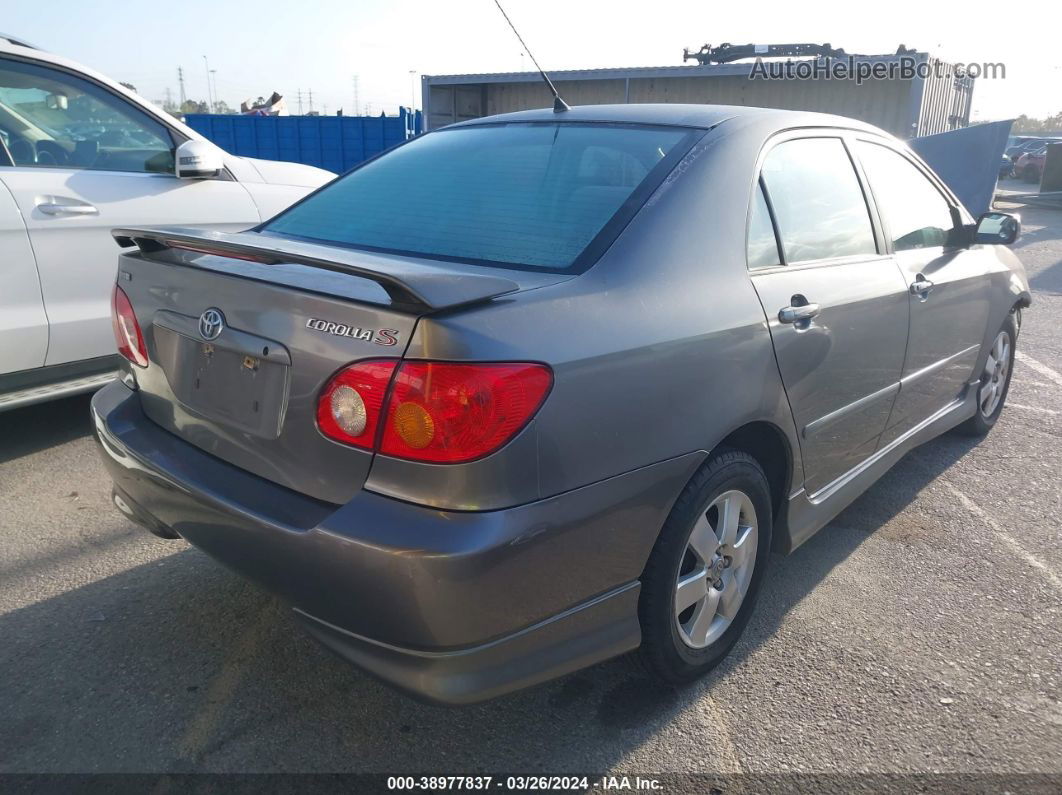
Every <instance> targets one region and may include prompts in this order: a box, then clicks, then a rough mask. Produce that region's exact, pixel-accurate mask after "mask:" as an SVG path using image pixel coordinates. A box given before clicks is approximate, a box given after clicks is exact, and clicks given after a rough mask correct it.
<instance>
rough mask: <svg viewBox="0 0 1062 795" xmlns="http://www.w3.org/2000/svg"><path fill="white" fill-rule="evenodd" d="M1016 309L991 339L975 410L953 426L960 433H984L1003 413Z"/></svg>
mask: <svg viewBox="0 0 1062 795" xmlns="http://www.w3.org/2000/svg"><path fill="white" fill-rule="evenodd" d="M1020 311H1021V310H1020V309H1019V310H1016V312H1020ZM1016 312H1011V313H1010V314H1009V315H1007V320H1006V322H1005V323H1004V324H1003V328H1001V329H1000V330H999V333H998V334H996V336H995V338H994V339H993V341H992V348H991V349H990V350H989V353H988V359H987V360H986V361H985V367H984V370H983V371H982V372H981V382H980V384H979V385H978V387H977V410H976V413H975V414H974V415H973V416H972V417H970V419H968V420H966V422H964V423H963V424H962V425H960V426H959V427H958V428H957V430H958V431H959V432H960V433H963V434H965V435H967V436H984V435H985V434H987V433H988V432H989V431H990V430H992V427H993V426H994V425H995V424H996V422H997V421H998V420H999V415H1000V414H1002V413H1003V405H1004V404H1005V403H1006V402H1007V393H1008V392H1009V391H1010V378H1011V375H1013V373H1014V348H1015V344H1016V343H1017V340H1018V323H1017V319H1016V318H1017V315H1016Z"/></svg>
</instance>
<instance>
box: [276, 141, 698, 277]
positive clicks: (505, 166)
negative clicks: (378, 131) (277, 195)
mask: <svg viewBox="0 0 1062 795" xmlns="http://www.w3.org/2000/svg"><path fill="white" fill-rule="evenodd" d="M696 132H697V131H692V130H689V129H681V128H674V127H671V128H659V127H634V126H612V125H604V124H507V125H490V126H482V127H458V128H455V129H450V130H440V131H439V132H435V133H431V134H428V135H425V136H423V137H421V138H419V139H417V140H415V141H412V142H411V143H409V144H406V145H405V146H401V147H399V148H398V149H396V150H395V151H393V152H391V153H389V154H387V155H385V156H383V157H381V158H379V159H377V160H373V161H371V162H369V163H367V164H365V165H364V166H362V167H360V168H358V169H356V170H354V171H352V172H350V173H348V174H346V175H345V176H343V177H341V178H339V179H337V180H336V181H335V182H333V183H331V184H330V185H328V186H326V187H325V188H323V189H322V190H320V191H318V192H317V193H315V194H313V195H311V196H310V197H309V198H307V199H306V200H304V201H303V202H301V203H299V204H296V205H295V206H294V207H292V208H291V209H289V210H288V211H287V212H285V213H283V214H282V215H280V216H278V217H276V218H274V219H273V220H272V221H269V222H267V223H266V224H265V225H263V226H262V227H261V228H260V231H264V232H269V233H274V234H281V235H285V236H292V237H299V238H305V239H309V240H316V241H322V242H327V243H333V244H339V245H345V246H351V247H354V248H363V249H368V250H372V251H385V252H389V253H400V254H412V255H417V256H425V257H430V258H435V259H459V260H462V261H466V262H475V263H481V264H492V263H493V264H500V265H507V266H516V267H522V268H535V269H545V270H552V271H568V270H578V269H581V268H582V267H585V266H586V265H588V264H589V262H592V259H593V258H594V257H596V253H599V251H596V250H598V249H600V246H594V247H592V248H593V249H594V250H591V248H589V247H590V244H591V242H592V241H594V239H595V238H597V237H598V236H599V235H600V236H601V238H602V240H604V239H607V240H606V241H605V242H610V241H611V239H612V237H614V236H615V234H618V232H619V230H620V229H622V227H623V225H625V224H626V222H627V221H629V220H630V217H631V216H632V215H633V213H634V212H636V211H637V209H638V207H640V206H641V204H642V203H643V202H644V201H645V198H646V197H647V195H648V193H649V192H650V191H651V190H652V189H653V188H655V187H656V185H657V184H659V181H660V180H661V179H663V177H664V176H665V175H666V174H667V172H668V171H669V170H670V169H671V168H672V167H673V166H674V163H675V161H676V160H677V159H678V158H679V157H681V156H682V155H683V154H684V153H685V152H686V151H687V150H688V148H689V145H690V144H691V143H692V140H693V138H694V136H695V134H696ZM610 221H612V224H611V225H610V223H609V222H610ZM606 226H608V227H609V228H608V229H606ZM603 230H604V231H603ZM598 242H599V243H600V242H602V241H601V240H599V241H598Z"/></svg>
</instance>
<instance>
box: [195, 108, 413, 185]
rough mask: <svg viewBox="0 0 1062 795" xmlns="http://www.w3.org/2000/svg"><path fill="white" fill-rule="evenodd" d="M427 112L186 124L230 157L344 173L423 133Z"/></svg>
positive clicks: (203, 119) (206, 119) (202, 116)
mask: <svg viewBox="0 0 1062 795" xmlns="http://www.w3.org/2000/svg"><path fill="white" fill-rule="evenodd" d="M422 120H423V116H422V114H421V112H420V111H419V110H418V111H414V112H410V111H408V110H407V109H406V108H400V109H399V113H398V115H397V116H235V115H223V116H215V115H213V114H208V113H189V114H188V115H186V116H185V122H186V123H187V124H188V126H189V127H191V128H192V129H193V130H195V131H196V132H198V133H199V134H200V135H202V136H204V137H205V138H207V139H209V140H211V141H213V142H214V143H216V144H217V145H218V146H220V147H221V148H222V149H224V150H225V151H226V152H230V153H231V154H234V155H243V156H245V157H260V158H263V159H265V160H288V161H291V162H293V163H305V164H307V165H310V166H317V167H318V168H326V169H328V170H329V171H335V172H337V173H341V172H343V171H346V170H347V169H349V168H352V167H354V166H356V165H357V164H358V163H361V162H363V161H365V160H368V159H369V158H370V157H372V156H373V155H376V154H379V153H380V152H382V151H383V150H385V149H389V148H390V147H392V146H394V145H395V144H399V143H402V141H405V140H407V139H409V138H412V137H413V136H415V135H419V134H420V133H421V131H422V130H423V121H422Z"/></svg>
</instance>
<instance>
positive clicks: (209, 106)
mask: <svg viewBox="0 0 1062 795" xmlns="http://www.w3.org/2000/svg"><path fill="white" fill-rule="evenodd" d="M203 65H204V66H205V67H206V78H207V113H213V112H214V92H213V91H212V90H211V88H210V61H208V60H207V57H206V56H205V55H204V56H203Z"/></svg>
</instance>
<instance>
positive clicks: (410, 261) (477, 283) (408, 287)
mask: <svg viewBox="0 0 1062 795" xmlns="http://www.w3.org/2000/svg"><path fill="white" fill-rule="evenodd" d="M111 234H112V235H113V237H114V239H115V241H116V242H117V243H118V245H119V246H121V247H122V248H130V247H132V246H138V247H139V248H140V250H141V251H142V252H144V253H145V254H152V253H156V252H161V251H166V250H168V249H174V250H177V251H191V252H195V253H197V254H210V255H215V256H219V257H230V258H233V259H239V260H245V261H250V262H257V263H262V264H265V265H279V264H282V263H296V264H300V265H308V266H311V267H315V268H322V269H324V270H329V271H335V272H337V273H345V274H349V275H352V276H359V277H361V278H364V279H368V280H370V281H373V282H376V283H377V284H379V285H380V286H381V287H382V288H383V289H384V290H385V291H386V293H387V295H388V297H389V298H390V299H391V301H392V302H393V303H395V304H401V305H403V306H405V307H408V308H410V309H415V310H427V311H436V310H440V309H450V308H452V307H456V306H462V305H464V304H470V303H475V302H478V301H485V300H488V299H490V298H495V297H497V296H499V295H505V294H507V293H511V292H515V291H516V290H518V289H520V285H519V284H517V283H516V282H514V281H512V280H511V279H506V278H504V277H501V276H494V275H491V274H490V273H486V272H480V269H479V267H478V266H474V265H470V266H462V265H461V264H460V263H455V264H454V265H453V266H447V265H443V264H439V263H435V262H433V261H429V260H422V259H416V258H413V257H405V256H396V255H389V254H378V253H374V252H370V251H357V250H353V249H347V248H339V247H337V246H328V245H323V244H320V243H306V242H302V241H298V240H290V239H287V238H281V237H272V236H270V235H265V234H261V233H259V232H219V231H215V230H212V229H193V228H188V227H176V226H173V227H154V228H143V229H140V228H132V229H125V228H119V229H113V230H111Z"/></svg>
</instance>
